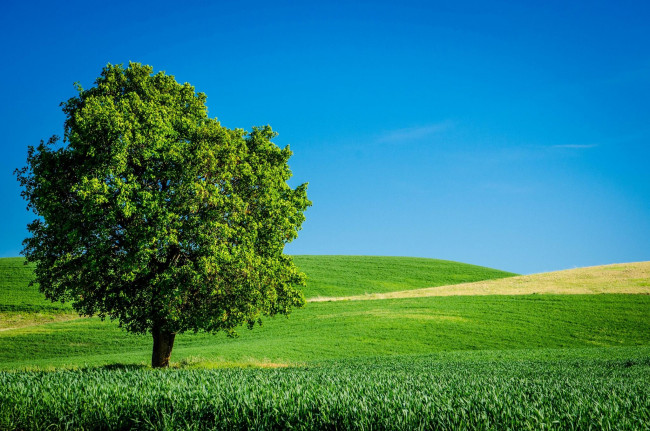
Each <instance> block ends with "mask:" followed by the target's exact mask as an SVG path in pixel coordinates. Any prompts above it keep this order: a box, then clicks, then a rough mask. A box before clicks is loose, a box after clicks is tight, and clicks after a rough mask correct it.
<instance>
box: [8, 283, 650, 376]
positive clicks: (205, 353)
mask: <svg viewBox="0 0 650 431" xmlns="http://www.w3.org/2000/svg"><path fill="white" fill-rule="evenodd" d="M239 333H240V337H239V338H237V339H231V338H227V337H225V336H224V335H223V334H216V335H209V334H196V335H195V334H191V333H190V334H180V335H178V336H177V337H176V344H175V346H174V352H173V355H172V361H181V360H184V359H187V358H192V357H197V356H198V357H201V358H205V359H206V360H209V361H216V362H236V363H241V362H243V363H246V362H251V361H252V362H264V361H272V362H278V363H288V364H292V363H299V362H304V361H313V360H318V359H343V358H349V357H364V356H376V355H399V354H422V353H430V352H440V351H454V350H476V349H488V350H499V349H501V350H508V349H539V348H581V347H597V346H601V347H602V346H637V345H650V296H647V295H518V296H497V295H495V296H458V297H454V296H450V297H426V298H413V299H394V300H381V301H339V302H324V303H309V304H308V305H307V306H306V307H305V308H304V309H300V310H296V311H295V312H294V313H293V314H292V315H291V317H290V318H289V319H286V318H283V317H279V318H275V319H266V321H265V323H264V326H262V327H256V328H255V329H253V330H251V331H249V330H247V329H240V331H239ZM150 352H151V339H150V337H148V336H134V335H131V334H128V333H126V332H124V331H122V330H120V329H119V328H118V327H117V325H116V324H113V323H109V322H101V321H100V320H99V319H96V318H93V319H79V320H73V321H68V322H59V323H50V324H43V325H38V326H30V327H24V328H17V329H14V330H10V331H1V332H0V369H15V368H21V367H25V366H39V367H48V366H79V365H83V364H90V365H102V364H110V363H112V362H115V361H120V362H123V363H136V364H137V363H146V362H147V361H148V359H149V357H150V354H151V353H150Z"/></svg>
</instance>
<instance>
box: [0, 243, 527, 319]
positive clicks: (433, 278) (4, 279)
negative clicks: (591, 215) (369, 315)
mask: <svg viewBox="0 0 650 431" xmlns="http://www.w3.org/2000/svg"><path fill="white" fill-rule="evenodd" d="M294 260H295V262H296V264H297V265H298V267H299V268H300V269H301V270H302V271H303V272H305V273H306V274H307V286H306V287H305V289H304V292H305V296H306V297H307V298H312V297H317V296H339V295H340V296H343V295H346V296H349V295H360V294H365V293H383V292H391V291H402V290H409V289H418V288H422V287H430V286H442V285H449V284H455V283H466V282H473V281H479V280H491V279H497V278H503V277H511V276H514V275H516V274H512V273H509V272H504V271H499V270H496V269H491V268H485V267H481V266H476V265H469V264H465V263H459V262H451V261H446V260H437V259H423V258H411V257H384V256H294ZM31 279H32V266H29V265H28V266H26V265H24V259H23V258H20V257H15V258H0V298H1V299H0V311H32V312H36V311H44V310H49V311H54V310H59V311H65V310H70V306H69V304H61V303H52V302H50V301H47V300H45V299H44V298H43V295H42V294H41V293H40V292H39V291H38V288H37V287H36V286H32V287H30V286H28V284H29V281H30V280H31Z"/></svg>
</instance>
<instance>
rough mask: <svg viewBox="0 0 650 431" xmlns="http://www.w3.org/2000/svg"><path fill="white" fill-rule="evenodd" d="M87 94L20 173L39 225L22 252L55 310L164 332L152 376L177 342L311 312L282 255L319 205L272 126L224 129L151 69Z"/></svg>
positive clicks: (120, 72)
mask: <svg viewBox="0 0 650 431" xmlns="http://www.w3.org/2000/svg"><path fill="white" fill-rule="evenodd" d="M77 90H78V95H77V96H75V97H73V98H71V99H70V100H68V101H67V102H64V103H62V107H63V112H64V113H65V115H66V120H65V124H64V130H65V135H64V139H63V142H61V141H59V139H58V138H57V137H56V136H54V137H52V138H50V139H49V141H48V142H41V144H40V145H39V146H38V147H36V148H34V147H30V148H29V151H28V158H27V165H26V166H25V167H24V168H22V169H18V170H17V171H16V174H17V177H18V180H19V182H20V183H21V185H22V187H23V192H22V195H23V197H24V198H25V199H26V200H27V202H28V208H30V209H31V210H33V211H34V212H35V213H36V214H37V215H38V218H37V219H36V220H34V221H33V222H32V223H31V224H29V226H28V229H29V232H30V234H31V236H30V237H28V238H27V239H26V240H25V241H24V246H25V247H24V250H23V254H24V255H25V256H26V258H27V261H28V262H33V263H35V264H36V265H35V280H34V281H35V282H36V283H38V284H39V286H40V290H41V291H42V292H43V293H44V294H45V296H46V297H47V298H49V299H51V300H53V301H55V300H61V301H71V302H72V304H73V307H74V308H75V310H77V311H78V312H79V313H80V314H81V315H87V316H91V315H98V316H100V317H101V318H106V317H108V318H110V319H116V320H118V321H119V324H120V326H122V327H123V328H125V329H126V330H128V331H131V332H135V333H147V332H149V333H151V334H152V336H153V354H152V361H151V363H152V366H153V367H164V366H168V364H169V358H170V355H171V351H172V347H173V343H174V337H175V335H176V334H178V333H182V332H185V331H209V332H217V331H225V332H227V333H229V334H234V329H235V328H236V327H237V326H239V325H242V324H248V325H249V327H251V328H252V327H253V326H254V324H255V323H257V322H259V323H261V320H260V319H261V317H262V316H265V315H271V316H272V315H275V314H288V313H289V312H290V311H291V308H292V307H299V306H301V305H303V304H304V297H303V295H302V292H301V290H300V289H299V287H298V286H300V285H302V284H304V274H302V273H300V272H299V271H298V269H297V268H296V266H295V265H294V263H293V261H292V259H291V257H290V256H287V255H284V254H283V250H284V246H285V244H287V243H288V242H290V241H291V240H293V239H295V238H296V237H297V232H298V230H299V229H300V226H301V224H302V222H303V221H304V215H303V213H304V211H305V209H306V208H307V207H308V206H309V205H310V204H311V203H310V202H309V200H308V199H307V193H306V184H303V185H300V186H298V187H296V188H295V189H292V188H291V187H290V186H289V185H287V180H288V179H289V178H290V176H291V171H290V170H289V167H288V164H287V161H288V159H289V157H290V156H291V154H292V153H291V151H290V150H289V148H288V147H286V148H284V149H280V148H278V147H277V146H276V145H275V144H274V143H273V142H271V139H272V138H273V137H274V136H275V135H276V134H275V132H273V131H272V130H271V128H270V127H269V126H266V127H258V128H253V129H252V131H251V132H246V131H244V130H243V129H234V130H231V129H228V128H226V127H223V126H221V125H220V123H219V122H218V121H217V120H216V119H213V118H209V117H208V114H207V109H206V105H205V101H206V96H205V94H203V93H197V92H195V90H194V88H193V87H192V86H191V85H189V84H187V83H185V84H183V85H181V84H179V83H178V82H176V80H175V79H174V77H173V76H170V75H165V74H164V73H163V72H160V73H157V74H153V70H152V68H151V67H149V66H143V65H140V64H138V63H130V64H129V66H128V67H127V68H124V67H123V66H121V65H117V66H113V65H110V64H109V65H108V66H106V67H105V68H104V69H103V71H102V73H101V76H100V77H99V78H97V80H96V81H95V85H94V86H93V87H92V88H90V89H88V90H84V89H82V88H81V87H80V86H79V85H77Z"/></svg>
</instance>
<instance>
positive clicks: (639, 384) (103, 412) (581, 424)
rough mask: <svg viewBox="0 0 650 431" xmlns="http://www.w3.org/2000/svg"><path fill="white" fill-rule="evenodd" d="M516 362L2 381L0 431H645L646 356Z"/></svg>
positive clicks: (390, 361) (377, 363) (124, 371)
mask: <svg viewBox="0 0 650 431" xmlns="http://www.w3.org/2000/svg"><path fill="white" fill-rule="evenodd" d="M591 350H592V351H594V349H591ZM596 350H598V349H596ZM524 352H526V353H523V354H522V355H519V356H518V355H516V354H515V355H513V354H510V355H508V357H505V358H498V357H495V356H487V357H476V356H474V357H471V355H470V358H469V359H467V357H465V358H464V359H463V360H461V361H459V360H458V358H457V357H456V356H454V355H449V356H444V355H443V356H440V355H434V356H413V357H395V358H385V357H384V358H367V359H361V360H348V361H331V362H320V363H314V364H310V365H309V366H303V367H296V368H288V369H272V370H268V369H264V370H262V369H222V370H166V371H161V370H157V371H151V370H146V369H142V368H138V367H111V368H107V369H88V370H76V371H58V372H51V373H47V372H32V373H2V372H0V387H2V388H3V390H2V391H0V429H5V430H31V429H49V430H62V429H124V430H126V429H142V430H165V429H195V430H212V429H215V430H217V429H218V430H220V429H278V430H281V429H297V430H312V429H319V430H320V429H387V430H417V429H441V430H452V429H453V430H460V429H472V430H482V429H486V430H487V429H490V430H503V429H558V430H559V429H621V430H639V429H641V430H642V429H648V427H649V424H650V359H649V351H648V349H647V348H646V349H629V348H628V349H623V351H622V352H619V354H620V357H605V358H603V357H599V356H598V355H597V354H586V355H585V353H584V351H568V352H567V351H565V354H564V357H562V358H557V357H553V356H550V357H549V356H543V355H540V356H538V357H533V358H531V357H530V353H529V352H527V351H524ZM598 353H602V352H598Z"/></svg>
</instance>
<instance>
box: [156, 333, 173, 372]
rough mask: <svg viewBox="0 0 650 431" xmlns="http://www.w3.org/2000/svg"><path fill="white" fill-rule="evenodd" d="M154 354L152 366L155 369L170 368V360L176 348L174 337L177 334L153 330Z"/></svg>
mask: <svg viewBox="0 0 650 431" xmlns="http://www.w3.org/2000/svg"><path fill="white" fill-rule="evenodd" d="M151 334H152V335H153V354H152V355H151V366H152V367H153V368H166V367H169V358H170V356H171V355H172V348H173V347H174V337H176V333H174V332H168V331H164V330H161V329H160V328H153V329H152V330H151Z"/></svg>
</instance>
